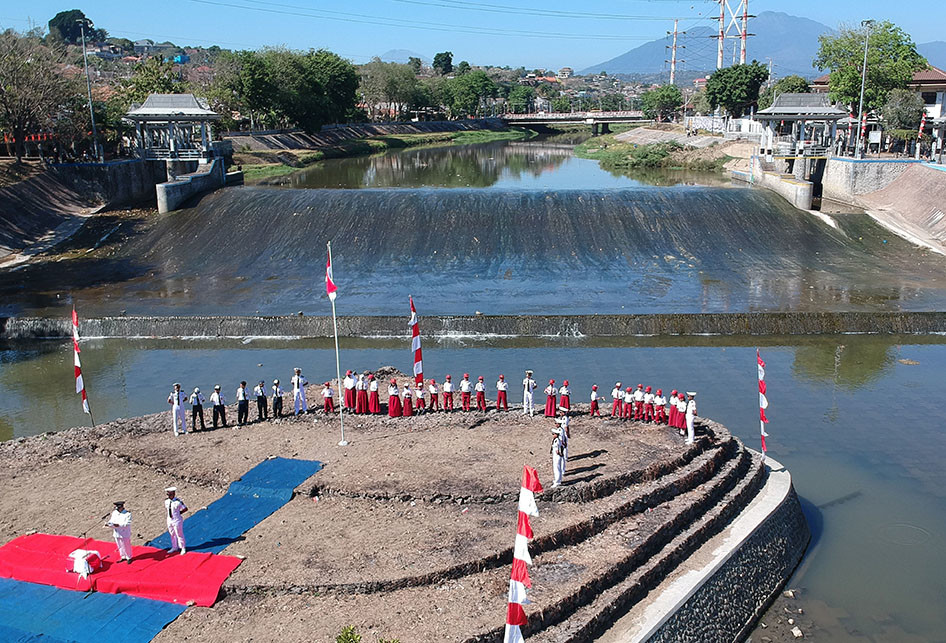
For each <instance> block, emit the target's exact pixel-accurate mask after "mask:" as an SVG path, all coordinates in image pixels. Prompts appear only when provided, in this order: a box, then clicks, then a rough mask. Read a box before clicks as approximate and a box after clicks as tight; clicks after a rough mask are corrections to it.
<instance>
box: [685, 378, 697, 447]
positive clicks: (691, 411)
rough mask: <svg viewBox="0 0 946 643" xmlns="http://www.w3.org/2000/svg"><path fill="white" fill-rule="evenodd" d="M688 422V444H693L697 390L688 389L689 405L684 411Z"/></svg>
mask: <svg viewBox="0 0 946 643" xmlns="http://www.w3.org/2000/svg"><path fill="white" fill-rule="evenodd" d="M684 415H685V416H686V423H687V444H693V440H694V434H693V421H694V419H695V418H696V392H695V391H687V405H686V410H685V411H684Z"/></svg>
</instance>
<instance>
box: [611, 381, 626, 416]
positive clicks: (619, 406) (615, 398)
mask: <svg viewBox="0 0 946 643" xmlns="http://www.w3.org/2000/svg"><path fill="white" fill-rule="evenodd" d="M611 417H616V418H622V417H624V391H622V390H621V383H620V382H615V383H614V388H613V389H612V390H611Z"/></svg>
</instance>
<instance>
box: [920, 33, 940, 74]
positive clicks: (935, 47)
mask: <svg viewBox="0 0 946 643" xmlns="http://www.w3.org/2000/svg"><path fill="white" fill-rule="evenodd" d="M916 50H917V51H918V52H920V53H921V54H922V55H923V57H924V58H926V60H927V61H929V63H930V64H931V65H933V66H934V67H939V68H940V69H946V42H943V41H942V40H934V41H933V42H924V43H923V44H922V45H917V46H916Z"/></svg>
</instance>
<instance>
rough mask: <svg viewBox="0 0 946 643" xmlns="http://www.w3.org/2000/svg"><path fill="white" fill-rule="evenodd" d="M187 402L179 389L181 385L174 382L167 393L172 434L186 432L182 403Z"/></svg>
mask: <svg viewBox="0 0 946 643" xmlns="http://www.w3.org/2000/svg"><path fill="white" fill-rule="evenodd" d="M186 402H187V396H186V395H184V391H182V390H181V385H180V384H178V383H177V382H175V383H174V389H173V390H172V391H171V394H170V395H168V404H170V405H171V428H172V429H174V435H175V436H176V435H178V427H180V434H181V435H183V434H185V433H187V415H186V414H185V413H184V404H185V403H186Z"/></svg>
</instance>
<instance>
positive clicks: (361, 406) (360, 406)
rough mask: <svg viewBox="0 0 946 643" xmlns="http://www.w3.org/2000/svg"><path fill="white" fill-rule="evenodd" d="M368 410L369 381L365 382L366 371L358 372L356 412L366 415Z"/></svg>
mask: <svg viewBox="0 0 946 643" xmlns="http://www.w3.org/2000/svg"><path fill="white" fill-rule="evenodd" d="M367 412H368V383H367V382H365V375H364V373H358V381H356V382H355V413H357V414H358V415H364V414H365V413H367Z"/></svg>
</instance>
